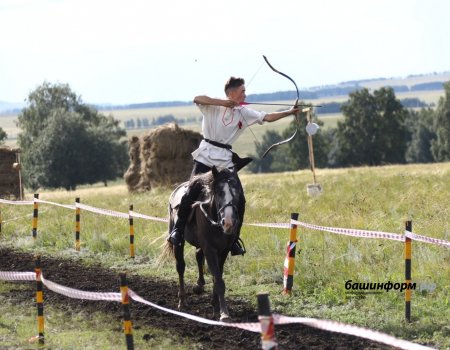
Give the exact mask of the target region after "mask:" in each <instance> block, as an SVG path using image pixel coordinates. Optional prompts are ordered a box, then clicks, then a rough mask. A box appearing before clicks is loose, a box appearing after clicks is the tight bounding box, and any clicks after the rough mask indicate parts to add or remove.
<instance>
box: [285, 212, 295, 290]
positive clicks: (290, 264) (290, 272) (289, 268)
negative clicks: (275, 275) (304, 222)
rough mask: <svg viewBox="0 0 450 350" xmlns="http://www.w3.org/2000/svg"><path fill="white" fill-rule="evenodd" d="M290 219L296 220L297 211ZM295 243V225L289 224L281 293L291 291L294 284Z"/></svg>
mask: <svg viewBox="0 0 450 350" xmlns="http://www.w3.org/2000/svg"><path fill="white" fill-rule="evenodd" d="M291 219H292V220H298V213H292V214H291ZM296 245H297V225H293V224H291V229H290V232H289V242H288V244H287V248H286V258H285V260H284V277H283V294H285V295H287V294H290V293H291V290H292V286H293V284H294V267H295V246H296Z"/></svg>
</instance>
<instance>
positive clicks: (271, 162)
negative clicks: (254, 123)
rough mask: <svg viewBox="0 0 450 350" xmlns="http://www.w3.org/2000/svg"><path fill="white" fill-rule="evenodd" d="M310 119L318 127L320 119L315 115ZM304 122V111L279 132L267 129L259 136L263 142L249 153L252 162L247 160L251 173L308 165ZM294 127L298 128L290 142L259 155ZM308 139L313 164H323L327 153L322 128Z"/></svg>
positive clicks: (288, 135)
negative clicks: (311, 146) (313, 160)
mask: <svg viewBox="0 0 450 350" xmlns="http://www.w3.org/2000/svg"><path fill="white" fill-rule="evenodd" d="M312 121H313V122H315V123H316V124H318V125H319V126H323V122H322V121H320V120H318V119H317V117H316V116H315V115H314V116H313V118H312ZM306 125H307V119H306V113H300V115H299V117H298V122H297V121H296V120H293V121H292V122H291V123H290V124H289V126H288V127H287V128H286V129H285V130H283V132H282V133H281V134H280V133H278V132H276V131H272V130H269V131H267V132H266V133H265V134H264V135H263V141H262V142H261V143H260V144H257V146H256V152H257V155H256V156H255V155H253V156H252V157H253V158H254V161H253V162H252V163H250V165H249V170H250V171H252V172H282V171H292V170H298V169H304V168H308V167H310V163H309V150H308V140H307V137H308V134H307V132H306ZM296 128H298V131H297V134H296V136H295V137H294V139H293V140H292V141H290V142H289V143H287V144H283V145H280V146H278V147H276V148H274V149H272V150H271V151H270V152H269V153H268V154H267V155H266V157H264V158H261V157H262V155H263V153H264V152H265V151H266V150H267V149H268V148H269V147H270V146H271V145H273V144H275V143H277V142H279V141H281V140H286V139H288V138H289V137H290V136H292V135H293V134H294V132H295V129H296ZM312 139H313V148H314V159H315V165H316V166H318V167H323V166H326V164H327V152H328V143H327V142H326V138H325V137H324V136H323V133H322V131H319V132H318V133H317V134H315V135H314V136H312Z"/></svg>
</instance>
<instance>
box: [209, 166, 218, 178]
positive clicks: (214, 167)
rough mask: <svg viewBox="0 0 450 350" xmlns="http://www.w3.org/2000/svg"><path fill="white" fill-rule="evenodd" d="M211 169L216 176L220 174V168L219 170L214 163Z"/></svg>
mask: <svg viewBox="0 0 450 350" xmlns="http://www.w3.org/2000/svg"><path fill="white" fill-rule="evenodd" d="M211 171H212V174H213V177H214V178H216V177H217V175H219V170H217V168H216V166H215V165H213V167H212V168H211Z"/></svg>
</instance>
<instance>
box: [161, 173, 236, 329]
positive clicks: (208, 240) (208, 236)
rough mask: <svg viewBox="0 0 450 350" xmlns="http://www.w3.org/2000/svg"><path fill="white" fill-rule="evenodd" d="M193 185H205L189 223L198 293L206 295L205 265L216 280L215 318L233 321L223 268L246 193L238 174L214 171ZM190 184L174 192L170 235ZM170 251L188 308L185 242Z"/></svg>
mask: <svg viewBox="0 0 450 350" xmlns="http://www.w3.org/2000/svg"><path fill="white" fill-rule="evenodd" d="M190 181H191V182H196V184H197V185H199V184H200V185H201V186H202V192H201V195H200V197H199V198H198V201H197V202H196V203H195V204H194V205H193V210H192V212H191V215H190V217H189V219H188V221H187V224H186V227H185V231H184V238H185V241H186V242H188V243H190V244H191V245H193V246H194V247H196V248H197V249H196V254H195V256H196V260H197V265H198V279H197V285H196V286H195V287H194V292H195V293H197V294H199V293H201V292H203V289H204V285H205V279H204V271H203V267H204V262H205V258H206V262H207V264H208V268H209V271H210V272H211V275H212V277H213V299H212V305H213V310H214V315H216V314H217V313H218V312H219V311H220V320H221V321H229V320H230V316H229V313H228V308H227V305H226V302H225V282H224V280H223V277H222V275H223V266H224V264H225V260H226V258H227V256H228V253H229V251H230V248H231V245H232V244H233V242H234V241H235V240H236V239H237V238H238V237H239V234H240V230H241V226H242V222H243V219H244V211H245V198H244V191H243V188H242V185H241V182H240V180H239V177H238V175H237V171H230V170H228V169H220V170H219V169H217V168H215V167H213V168H212V170H211V171H210V172H207V173H205V174H201V175H197V176H194V177H193V178H192V179H191V180H190ZM187 185H188V183H187V182H186V183H184V184H182V185H180V186H178V187H177V189H175V191H174V192H172V194H171V196H170V199H169V232H171V231H172V228H173V226H174V223H175V221H176V219H177V208H178V204H179V202H180V199H181V196H182V195H183V194H184V192H185V191H186V188H187ZM166 251H169V252H170V253H173V254H174V255H175V259H176V269H177V272H178V278H179V290H178V297H179V304H178V308H179V309H181V308H182V307H183V306H185V305H186V294H185V284H184V271H185V267H186V264H185V261H184V243H183V244H182V245H181V246H173V245H172V244H171V243H170V242H167V243H166Z"/></svg>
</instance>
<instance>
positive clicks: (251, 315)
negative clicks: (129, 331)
mask: <svg viewBox="0 0 450 350" xmlns="http://www.w3.org/2000/svg"><path fill="white" fill-rule="evenodd" d="M42 268H43V271H44V276H45V277H46V279H48V280H51V281H54V282H56V283H59V284H62V285H64V286H68V287H72V288H76V289H81V290H85V291H103V292H112V291H118V275H117V272H115V271H113V270H109V269H105V268H103V267H100V266H89V267H87V266H84V265H82V263H81V262H79V261H69V260H57V259H53V258H49V257H43V258H42ZM0 270H3V271H34V263H33V256H32V255H30V254H25V253H19V252H15V251H11V250H9V249H6V248H4V247H0ZM127 277H128V283H129V286H130V288H132V289H133V290H134V291H135V292H136V293H138V294H139V295H140V296H142V297H143V298H145V299H147V300H149V301H151V302H153V303H155V304H158V305H161V306H164V307H167V308H171V309H176V306H177V295H176V288H174V286H173V284H171V283H169V282H167V281H162V280H150V279H148V278H142V277H139V276H127ZM33 288H34V287H33V286H32V285H30V289H33ZM29 295H30V294H29V292H27V291H26V290H24V291H23V294H17V296H16V298H17V299H19V298H20V299H22V298H23V299H26V298H29ZM45 295H46V296H45V298H46V302H48V303H51V304H52V305H54V306H61V307H64V306H66V305H68V304H72V303H73V307H83V308H87V309H91V310H92V311H96V312H98V311H100V310H102V311H104V312H107V313H111V310H116V311H117V315H118V318H119V317H120V314H121V312H120V304H119V303H110V302H98V301H81V300H73V299H70V298H67V297H65V296H62V295H59V294H56V293H53V292H51V291H49V290H47V289H46V290H45ZM188 297H189V302H190V305H189V307H188V310H185V311H186V312H188V313H190V314H194V315H197V316H201V317H205V318H212V307H211V304H210V295H209V293H204V294H203V295H201V296H196V295H188ZM227 301H228V305H229V308H230V312H231V314H232V315H233V321H235V322H257V319H258V318H257V313H256V311H255V310H254V309H253V307H251V306H250V304H249V303H247V302H246V301H245V300H241V299H239V300H237V299H230V298H227ZM71 306H72V305H71ZM131 313H132V319H133V324H135V325H139V326H140V327H142V328H144V327H149V328H153V327H155V325H158V327H159V328H161V329H169V330H173V333H177V334H179V335H180V336H182V337H186V338H189V339H191V340H192V341H193V342H195V343H199V344H202V346H203V348H204V349H260V348H261V341H260V334H257V333H253V332H248V331H243V330H239V329H237V328H228V327H217V326H207V325H203V324H200V323H196V322H194V321H190V320H187V319H184V318H182V317H177V316H173V315H171V314H167V313H164V312H162V311H159V310H155V309H154V308H151V307H149V306H146V305H144V304H140V303H133V304H132V309H131ZM119 322H120V321H119ZM275 331H276V338H277V342H278V344H279V348H280V349H394V348H392V347H389V346H385V345H383V344H379V343H375V342H372V341H369V340H365V339H362V338H357V337H353V336H347V335H343V334H339V333H330V332H326V331H321V330H317V329H314V328H310V327H306V326H302V325H286V326H277V327H276V329H275Z"/></svg>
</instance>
